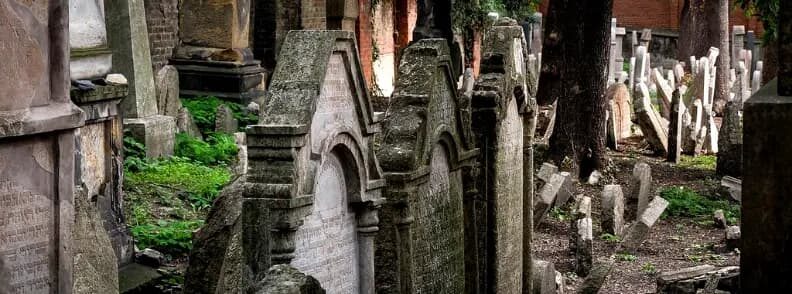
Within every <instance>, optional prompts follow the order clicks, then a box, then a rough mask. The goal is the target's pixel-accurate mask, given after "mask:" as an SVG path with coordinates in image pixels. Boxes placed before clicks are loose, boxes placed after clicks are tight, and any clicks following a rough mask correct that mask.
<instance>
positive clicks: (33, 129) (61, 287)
mask: <svg viewBox="0 0 792 294" xmlns="http://www.w3.org/2000/svg"><path fill="white" fill-rule="evenodd" d="M67 9H68V8H67V7H66V5H65V3H64V2H62V1H17V0H6V1H0V47H2V52H3V57H4V59H5V60H4V63H3V66H0V92H2V93H3V95H0V207H2V209H0V260H1V261H0V284H2V285H0V290H5V291H6V292H5V293H12V294H16V293H72V292H73V289H72V287H73V281H74V280H73V262H74V260H73V257H74V251H73V243H74V242H73V235H74V231H73V229H72V228H73V225H74V201H73V200H74V191H73V190H74V179H75V174H74V173H75V163H74V145H75V139H76V137H75V128H77V127H80V126H82V125H83V123H84V119H85V115H84V114H83V113H82V111H81V110H80V109H79V108H77V107H76V106H75V105H73V104H72V103H71V101H70V99H69V36H68V27H69V20H68V18H67V16H68V15H69V14H68V11H67ZM3 288H5V289H3Z"/></svg>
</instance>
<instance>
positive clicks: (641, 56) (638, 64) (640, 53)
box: [633, 46, 649, 92]
mask: <svg viewBox="0 0 792 294" xmlns="http://www.w3.org/2000/svg"><path fill="white" fill-rule="evenodd" d="M635 58H636V59H635V70H634V72H635V73H634V74H635V82H633V85H635V87H636V88H635V89H633V91H635V92H639V91H640V89H639V88H638V84H640V83H644V84H648V82H649V81H648V78H647V77H648V76H649V74H648V71H649V52H648V51H647V47H646V46H638V47H637V48H636V49H635Z"/></svg>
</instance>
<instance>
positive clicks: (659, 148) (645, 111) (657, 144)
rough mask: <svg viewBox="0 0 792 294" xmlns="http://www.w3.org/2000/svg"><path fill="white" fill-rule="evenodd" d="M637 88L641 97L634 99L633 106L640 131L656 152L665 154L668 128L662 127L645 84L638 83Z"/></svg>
mask: <svg viewBox="0 0 792 294" xmlns="http://www.w3.org/2000/svg"><path fill="white" fill-rule="evenodd" d="M637 90H638V91H640V94H641V96H642V97H640V98H638V99H636V100H635V105H634V107H635V116H637V120H638V126H640V127H641V133H643V135H644V138H645V139H646V141H647V142H649V145H651V147H652V150H654V152H655V153H656V154H658V155H665V154H667V152H668V130H667V129H666V128H665V127H663V125H662V123H661V117H660V114H658V113H657V111H655V110H654V108H653V107H652V102H651V101H650V100H649V89H647V87H646V85H645V84H644V83H639V84H638V89H637Z"/></svg>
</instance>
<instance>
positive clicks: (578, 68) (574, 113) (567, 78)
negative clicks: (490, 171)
mask: <svg viewBox="0 0 792 294" xmlns="http://www.w3.org/2000/svg"><path fill="white" fill-rule="evenodd" d="M612 3H613V1H612V0H603V1H587V0H553V1H550V6H549V8H548V16H547V21H546V22H545V35H544V38H545V40H544V47H543V50H542V56H543V58H542V59H543V64H542V72H541V76H540V79H539V93H538V95H537V97H539V98H540V100H541V101H540V103H541V104H544V105H547V104H551V103H553V101H556V100H558V104H557V109H556V126H555V129H554V131H553V134H552V135H551V137H550V150H549V156H550V159H552V160H553V161H555V162H556V163H557V164H561V163H562V162H563V160H564V158H565V157H569V158H570V159H572V169H573V170H574V171H575V172H576V173H577V175H578V177H580V178H581V179H583V178H587V177H588V176H589V174H591V172H593V171H594V170H602V169H603V168H604V167H605V162H606V158H607V150H606V147H605V137H606V133H605V132H606V128H605V126H606V119H605V110H606V105H607V100H606V97H605V82H606V81H605V80H606V74H605V69H606V67H607V62H608V53H609V51H610V20H611V10H612ZM572 19H574V20H579V21H569V20H572Z"/></svg>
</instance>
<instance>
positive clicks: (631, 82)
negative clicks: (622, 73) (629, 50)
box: [627, 55, 638, 97]
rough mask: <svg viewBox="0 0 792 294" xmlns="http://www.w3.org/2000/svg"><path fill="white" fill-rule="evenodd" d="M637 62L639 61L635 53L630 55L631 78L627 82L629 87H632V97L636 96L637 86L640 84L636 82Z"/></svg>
mask: <svg viewBox="0 0 792 294" xmlns="http://www.w3.org/2000/svg"><path fill="white" fill-rule="evenodd" d="M636 63H637V59H636V58H635V55H633V57H630V74H629V76H630V79H629V80H628V82H627V88H628V89H630V96H631V97H635V86H636V85H638V83H636V82H635V77H636V75H635V65H636Z"/></svg>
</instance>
